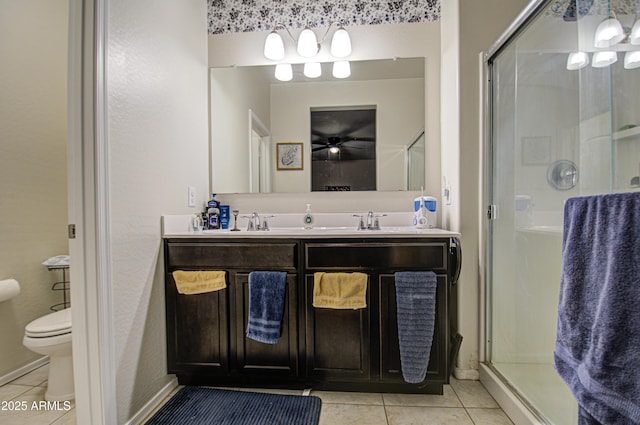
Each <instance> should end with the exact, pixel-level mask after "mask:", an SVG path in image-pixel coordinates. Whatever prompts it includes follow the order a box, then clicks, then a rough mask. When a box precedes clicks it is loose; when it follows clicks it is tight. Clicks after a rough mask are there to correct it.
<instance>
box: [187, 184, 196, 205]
mask: <svg viewBox="0 0 640 425" xmlns="http://www.w3.org/2000/svg"><path fill="white" fill-rule="evenodd" d="M187 192H188V201H187V205H188V206H189V207H195V206H196V188H195V187H193V186H187Z"/></svg>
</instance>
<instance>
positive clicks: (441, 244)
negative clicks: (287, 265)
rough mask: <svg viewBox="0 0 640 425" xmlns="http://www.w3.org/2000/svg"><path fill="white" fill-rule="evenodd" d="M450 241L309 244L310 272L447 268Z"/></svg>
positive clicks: (308, 267) (307, 253)
mask: <svg viewBox="0 0 640 425" xmlns="http://www.w3.org/2000/svg"><path fill="white" fill-rule="evenodd" d="M447 246H448V242H447V241H446V240H439V241H434V242H420V243H418V242H387V243H382V242H381V243H355V244H354V243H307V244H306V245H305V250H306V255H305V258H306V268H307V269H322V270H330V269H396V268H402V269H429V270H434V271H444V270H446V268H447Z"/></svg>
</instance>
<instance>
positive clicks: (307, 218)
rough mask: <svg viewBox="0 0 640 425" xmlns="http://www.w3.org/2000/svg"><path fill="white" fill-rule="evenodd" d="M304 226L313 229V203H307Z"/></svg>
mask: <svg viewBox="0 0 640 425" xmlns="http://www.w3.org/2000/svg"><path fill="white" fill-rule="evenodd" d="M303 222H304V228H305V229H313V215H312V214H311V204H307V211H306V212H305V214H304V218H303Z"/></svg>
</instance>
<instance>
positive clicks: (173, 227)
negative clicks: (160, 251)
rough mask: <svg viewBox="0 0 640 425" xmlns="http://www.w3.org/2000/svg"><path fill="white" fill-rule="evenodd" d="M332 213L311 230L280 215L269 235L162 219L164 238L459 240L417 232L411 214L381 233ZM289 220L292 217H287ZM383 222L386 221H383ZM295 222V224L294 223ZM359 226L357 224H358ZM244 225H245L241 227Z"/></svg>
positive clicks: (185, 218) (392, 219) (388, 222)
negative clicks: (196, 226) (196, 229)
mask: <svg viewBox="0 0 640 425" xmlns="http://www.w3.org/2000/svg"><path fill="white" fill-rule="evenodd" d="M329 215H331V214H330V213H325V214H318V215H314V219H315V220H316V223H318V225H315V226H314V227H313V228H312V229H305V228H303V227H302V226H292V225H290V224H291V223H292V220H291V219H292V218H293V219H295V218H300V220H299V221H301V218H302V214H297V215H294V214H278V215H276V216H275V217H273V218H271V219H270V220H271V221H270V230H268V231H263V230H259V231H247V230H246V227H245V226H246V220H243V222H241V223H239V224H238V229H240V230H239V231H231V230H228V229H224V230H203V231H201V232H194V231H192V230H191V229H190V222H191V217H192V216H190V215H166V216H163V217H162V236H163V237H164V238H233V239H238V238H272V239H273V238H282V239H286V238H295V239H319V238H399V237H400V238H407V237H408V238H443V237H445V238H446V237H459V236H460V234H459V233H457V232H453V231H449V230H443V229H437V228H428V229H418V228H416V227H414V226H411V225H406V224H405V223H410V220H411V217H412V215H411V214H406V213H387V216H385V217H382V218H381V219H380V227H381V229H380V230H357V227H356V224H352V223H351V224H350V225H347V224H348V223H350V222H354V219H353V217H352V214H351V213H349V214H338V213H334V214H333V216H331V217H328V216H329ZM287 216H289V217H287ZM383 220H384V221H383ZM293 222H295V221H293ZM355 223H357V221H355ZM241 224H242V225H241Z"/></svg>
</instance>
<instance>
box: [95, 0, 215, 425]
mask: <svg viewBox="0 0 640 425" xmlns="http://www.w3.org/2000/svg"><path fill="white" fill-rule="evenodd" d="M108 10H109V20H108V30H107V34H108V40H107V55H108V56H107V60H108V69H107V76H108V80H107V87H108V99H107V102H108V148H109V163H110V164H109V181H110V184H109V188H108V191H109V197H110V223H109V226H110V231H111V234H110V236H111V253H110V254H111V260H112V265H111V270H110V274H111V278H112V284H111V286H112V291H113V310H114V311H113V327H114V329H115V331H116V336H115V356H116V367H117V374H116V387H117V418H118V423H125V422H126V421H127V420H128V419H129V418H131V417H132V416H133V415H134V414H135V413H136V412H137V411H138V410H139V409H140V408H141V407H142V406H143V405H144V403H146V402H147V401H149V399H150V398H151V397H152V396H154V395H155V394H156V393H157V392H158V391H159V390H160V389H161V388H162V387H163V386H164V385H166V384H167V383H168V381H169V379H170V377H169V376H168V375H167V372H166V345H165V338H166V335H165V313H164V274H163V258H162V245H161V242H162V240H161V233H160V217H161V216H162V215H163V214H184V213H190V212H195V211H196V210H199V209H200V206H201V205H202V202H204V199H205V197H206V196H207V193H208V184H207V182H208V175H209V172H208V162H209V161H208V152H209V147H208V116H207V109H208V108H207V91H208V82H207V79H208V74H207V56H206V55H207V36H206V31H207V30H206V28H207V19H206V16H207V14H206V4H205V2H204V1H201V0H188V1H184V0H181V1H178V0H162V1H151V0H146V1H136V2H131V1H127V0H114V1H111V2H110V3H109V8H108ZM188 185H193V186H195V187H196V189H197V193H198V207H197V208H193V209H192V208H188V207H187V186H188Z"/></svg>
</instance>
